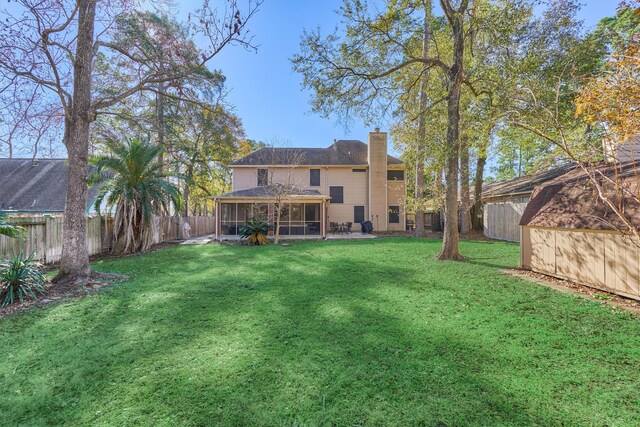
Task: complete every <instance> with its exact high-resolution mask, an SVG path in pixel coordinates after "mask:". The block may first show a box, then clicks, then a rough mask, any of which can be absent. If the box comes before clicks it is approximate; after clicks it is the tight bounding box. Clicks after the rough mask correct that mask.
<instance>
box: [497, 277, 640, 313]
mask: <svg viewBox="0 0 640 427" xmlns="http://www.w3.org/2000/svg"><path fill="white" fill-rule="evenodd" d="M505 272H506V273H507V274H509V275H511V276H515V277H521V278H524V279H527V280H530V281H532V282H535V283H538V284H541V285H543V286H547V287H550V288H553V289H556V290H558V291H560V292H566V293H572V294H574V295H578V296H581V297H583V298H586V299H589V300H592V301H596V302H599V303H601V304H607V305H611V306H614V307H619V308H622V309H625V310H629V311H631V312H633V313H635V314H639V315H640V301H638V300H634V299H631V298H625V297H623V296H620V295H616V294H612V293H610V292H606V291H602V290H600V289H595V288H591V287H589V286H585V285H583V284H580V283H576V282H572V281H570V280H565V279H559V278H557V277H552V276H547V275H546V274H541V273H536V272H535V271H531V270H526V269H523V268H513V269H509V270H505Z"/></svg>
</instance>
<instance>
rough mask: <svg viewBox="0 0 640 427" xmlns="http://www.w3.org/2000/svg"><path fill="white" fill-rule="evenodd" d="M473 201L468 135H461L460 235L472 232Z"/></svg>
mask: <svg viewBox="0 0 640 427" xmlns="http://www.w3.org/2000/svg"><path fill="white" fill-rule="evenodd" d="M470 208H471V199H470V195H469V140H468V138H467V135H466V133H464V132H463V134H462V135H460V209H461V212H460V233H461V234H469V231H470V230H471V212H470V211H469V209H470Z"/></svg>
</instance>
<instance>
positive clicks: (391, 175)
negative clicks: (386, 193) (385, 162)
mask: <svg viewBox="0 0 640 427" xmlns="http://www.w3.org/2000/svg"><path fill="white" fill-rule="evenodd" d="M387 181H404V171H403V170H394V169H389V170H388V171H387Z"/></svg>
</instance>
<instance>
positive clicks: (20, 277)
mask: <svg viewBox="0 0 640 427" xmlns="http://www.w3.org/2000/svg"><path fill="white" fill-rule="evenodd" d="M46 283H47V280H46V279H45V278H44V275H43V274H42V270H41V267H40V264H39V263H37V262H36V261H34V259H33V254H31V255H30V256H28V257H25V256H24V253H23V252H22V251H20V253H19V254H18V255H14V256H13V257H12V258H10V259H6V260H3V261H2V262H0V305H2V306H5V305H8V304H13V303H14V302H15V301H16V300H19V301H20V302H22V301H23V300H24V299H25V297H31V298H33V299H36V298H37V295H36V294H40V295H44V286H45V284H46Z"/></svg>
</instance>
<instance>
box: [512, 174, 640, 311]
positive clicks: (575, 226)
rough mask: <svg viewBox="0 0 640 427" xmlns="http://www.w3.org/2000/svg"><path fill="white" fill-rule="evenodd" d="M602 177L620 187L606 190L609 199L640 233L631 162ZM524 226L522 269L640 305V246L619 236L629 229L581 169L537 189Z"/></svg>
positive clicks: (639, 189)
mask: <svg viewBox="0 0 640 427" xmlns="http://www.w3.org/2000/svg"><path fill="white" fill-rule="evenodd" d="M598 171H599V172H598V173H601V179H602V182H606V180H607V178H608V179H611V180H612V181H613V182H616V183H617V184H616V185H613V184H610V185H608V186H606V187H604V188H605V191H606V192H607V197H608V199H609V200H614V201H615V203H616V205H618V206H620V207H621V208H622V209H623V210H624V213H625V218H626V219H627V220H629V221H630V222H631V223H632V225H633V227H634V228H635V229H640V203H639V201H638V200H639V197H640V185H639V183H640V168H639V167H638V166H637V165H635V164H634V163H633V162H629V163H625V164H621V165H606V166H600V167H599V168H598ZM605 177H606V178H605ZM616 187H617V188H616ZM520 226H521V246H520V248H521V249H520V250H521V259H520V263H521V266H522V267H524V268H527V269H531V270H533V271H536V272H539V273H544V274H548V275H550V276H555V277H559V278H563V279H569V280H572V281H575V282H578V283H582V284H585V285H587V286H591V287H594V288H596V289H601V290H604V291H608V292H612V293H616V294H619V295H622V296H625V297H629V298H634V299H640V241H638V239H637V238H635V237H634V236H633V234H632V233H630V232H623V231H620V230H625V229H626V230H628V228H626V227H625V224H624V222H623V221H621V220H620V218H619V217H618V216H617V215H616V214H615V213H614V212H613V210H611V209H610V208H609V206H608V205H607V204H606V203H604V202H603V201H602V200H601V199H600V198H599V197H598V193H597V191H596V188H595V186H594V185H593V183H592V182H591V181H590V179H589V178H588V176H587V174H586V173H585V172H584V171H583V170H582V169H575V170H573V171H571V172H568V173H567V174H565V175H563V176H561V177H559V178H557V179H555V180H552V181H550V182H548V183H545V184H543V185H540V186H538V187H536V189H535V190H534V192H533V194H532V196H531V200H530V202H529V204H528V205H527V207H526V209H525V211H524V214H523V216H522V219H521V221H520Z"/></svg>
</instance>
